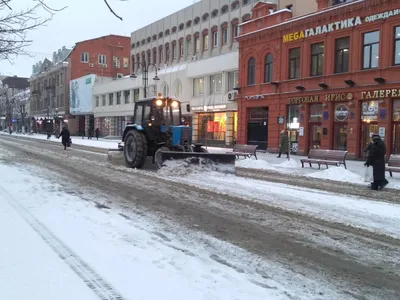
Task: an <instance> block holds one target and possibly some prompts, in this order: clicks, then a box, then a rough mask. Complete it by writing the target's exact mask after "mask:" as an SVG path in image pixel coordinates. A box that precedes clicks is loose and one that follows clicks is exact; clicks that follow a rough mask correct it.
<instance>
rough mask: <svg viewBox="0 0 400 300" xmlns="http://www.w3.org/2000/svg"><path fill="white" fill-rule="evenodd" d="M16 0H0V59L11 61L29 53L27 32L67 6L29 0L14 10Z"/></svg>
mask: <svg viewBox="0 0 400 300" xmlns="http://www.w3.org/2000/svg"><path fill="white" fill-rule="evenodd" d="M16 1H17V0H0V60H9V61H11V60H12V59H13V58H14V57H16V56H17V55H29V53H28V52H27V51H26V50H25V49H26V48H27V47H29V46H30V45H31V44H32V42H33V41H32V40H29V39H27V34H28V32H30V31H32V30H35V29H38V28H40V27H42V26H44V25H46V24H47V23H48V22H50V21H51V20H52V18H53V16H54V15H55V14H56V13H57V12H60V11H62V10H64V9H66V8H67V6H65V7H59V8H55V7H50V6H49V5H47V4H46V3H45V0H31V3H32V5H28V7H27V8H26V9H23V10H14V9H13V4H14V3H16ZM118 1H126V0H118ZM104 3H105V4H106V6H107V7H108V9H109V10H110V12H111V13H112V14H113V15H114V16H116V17H117V18H118V19H120V20H121V21H122V18H121V17H120V16H119V15H117V14H116V13H115V12H114V10H113V9H112V8H111V6H110V5H109V3H108V2H107V0H104Z"/></svg>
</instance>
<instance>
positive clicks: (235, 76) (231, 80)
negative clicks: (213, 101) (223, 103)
mask: <svg viewBox="0 0 400 300" xmlns="http://www.w3.org/2000/svg"><path fill="white" fill-rule="evenodd" d="M238 86H239V73H238V71H235V72H229V73H228V91H232V90H233V89H234V88H235V87H238Z"/></svg>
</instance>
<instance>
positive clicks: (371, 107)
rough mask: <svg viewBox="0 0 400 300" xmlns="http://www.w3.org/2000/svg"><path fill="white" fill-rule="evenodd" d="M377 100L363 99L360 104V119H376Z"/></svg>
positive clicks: (368, 121)
mask: <svg viewBox="0 0 400 300" xmlns="http://www.w3.org/2000/svg"><path fill="white" fill-rule="evenodd" d="M378 111H379V100H377V101H365V102H363V103H362V104H361V121H363V122H366V123H370V122H376V121H378Z"/></svg>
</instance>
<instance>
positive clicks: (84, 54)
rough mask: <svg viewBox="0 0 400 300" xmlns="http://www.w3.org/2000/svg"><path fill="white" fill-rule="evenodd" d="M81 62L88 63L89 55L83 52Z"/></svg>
mask: <svg viewBox="0 0 400 300" xmlns="http://www.w3.org/2000/svg"><path fill="white" fill-rule="evenodd" d="M81 62H83V63H88V62H89V53H87V52H82V54H81Z"/></svg>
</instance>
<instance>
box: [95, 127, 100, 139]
mask: <svg viewBox="0 0 400 300" xmlns="http://www.w3.org/2000/svg"><path fill="white" fill-rule="evenodd" d="M95 134H96V139H97V140H98V139H99V136H100V129H99V128H98V127H97V128H96V131H95Z"/></svg>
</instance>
